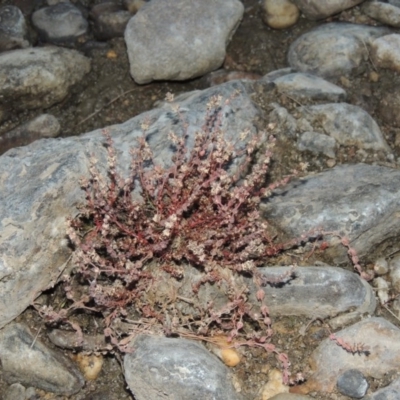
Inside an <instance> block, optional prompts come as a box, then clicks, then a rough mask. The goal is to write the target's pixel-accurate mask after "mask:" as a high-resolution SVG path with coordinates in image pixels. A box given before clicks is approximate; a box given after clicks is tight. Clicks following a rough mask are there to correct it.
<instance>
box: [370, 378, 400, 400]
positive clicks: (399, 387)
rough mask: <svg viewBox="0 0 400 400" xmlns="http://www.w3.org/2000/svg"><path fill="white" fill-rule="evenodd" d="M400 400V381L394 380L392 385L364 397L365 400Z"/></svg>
mask: <svg viewBox="0 0 400 400" xmlns="http://www.w3.org/2000/svg"><path fill="white" fill-rule="evenodd" d="M399 398H400V379H396V380H394V381H393V382H392V383H391V384H390V385H388V386H386V387H384V388H382V389H379V390H377V391H376V392H375V393H373V394H371V395H369V396H366V397H364V400H398V399H399Z"/></svg>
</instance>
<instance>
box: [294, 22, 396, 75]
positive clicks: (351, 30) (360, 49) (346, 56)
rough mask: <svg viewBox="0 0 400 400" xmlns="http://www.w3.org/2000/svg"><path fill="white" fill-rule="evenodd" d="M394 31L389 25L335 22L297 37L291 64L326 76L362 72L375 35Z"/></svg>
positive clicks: (297, 68)
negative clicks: (369, 46)
mask: <svg viewBox="0 0 400 400" xmlns="http://www.w3.org/2000/svg"><path fill="white" fill-rule="evenodd" d="M387 33H390V30H389V28H385V27H379V28H377V27H373V26H367V25H357V24H349V23H337V22H332V23H329V24H323V25H321V26H319V27H317V28H315V29H313V30H311V31H310V32H307V33H305V34H303V35H301V36H300V37H299V38H297V39H296V40H295V41H294V42H293V43H292V44H291V45H290V48H289V53H288V61H289V65H290V67H291V68H293V69H294V70H297V71H299V72H308V73H311V74H313V75H317V76H321V77H324V78H327V79H329V78H334V79H337V78H339V77H340V76H342V75H344V76H349V75H353V74H359V73H362V72H363V71H364V70H365V60H367V59H368V56H369V53H368V45H369V44H370V43H371V42H372V40H373V39H376V38H378V37H380V36H382V35H385V34H387Z"/></svg>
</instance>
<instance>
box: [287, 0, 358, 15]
mask: <svg viewBox="0 0 400 400" xmlns="http://www.w3.org/2000/svg"><path fill="white" fill-rule="evenodd" d="M362 1H363V0H293V2H294V3H295V4H296V5H297V7H299V9H300V10H301V12H302V13H303V14H304V15H305V16H306V17H307V18H310V19H322V18H326V17H329V16H331V15H334V14H337V13H340V12H341V11H343V10H346V9H348V8H351V7H354V6H356V5H357V4H360V3H362Z"/></svg>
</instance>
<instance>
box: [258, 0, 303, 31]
mask: <svg viewBox="0 0 400 400" xmlns="http://www.w3.org/2000/svg"><path fill="white" fill-rule="evenodd" d="M263 9H264V13H263V21H264V22H265V23H266V24H267V25H268V26H270V27H271V28H274V29H286V28H289V27H291V26H293V25H294V24H295V23H296V22H297V20H298V19H299V16H300V11H299V9H298V8H297V6H296V5H295V4H294V3H292V2H291V1H290V0H264V3H263Z"/></svg>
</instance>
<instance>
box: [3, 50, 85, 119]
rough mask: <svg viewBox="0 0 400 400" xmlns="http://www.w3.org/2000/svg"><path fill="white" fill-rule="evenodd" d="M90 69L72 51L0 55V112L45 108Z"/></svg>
mask: <svg viewBox="0 0 400 400" xmlns="http://www.w3.org/2000/svg"><path fill="white" fill-rule="evenodd" d="M89 70H90V60H89V59H88V58H86V57H84V56H83V55H81V54H80V53H78V52H77V51H75V50H69V49H63V48H60V47H52V46H49V47H36V48H32V49H21V50H12V51H9V52H5V53H1V54H0V111H1V110H2V109H3V108H5V109H8V108H10V107H11V108H14V109H17V110H25V109H35V108H41V107H42V108H47V107H50V106H52V105H54V104H56V103H58V102H60V101H62V100H63V99H64V98H65V97H66V96H67V95H68V93H69V90H70V88H71V87H72V86H73V85H75V84H77V83H78V82H80V80H81V79H82V78H83V77H84V76H85V74H86V73H88V72H89Z"/></svg>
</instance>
